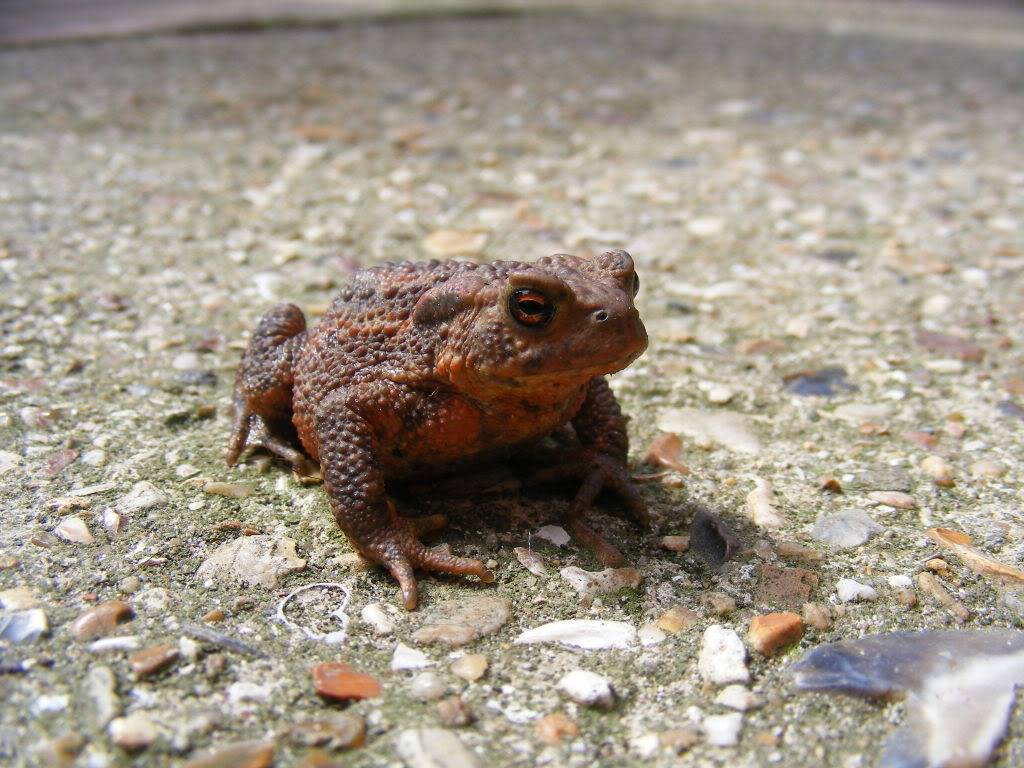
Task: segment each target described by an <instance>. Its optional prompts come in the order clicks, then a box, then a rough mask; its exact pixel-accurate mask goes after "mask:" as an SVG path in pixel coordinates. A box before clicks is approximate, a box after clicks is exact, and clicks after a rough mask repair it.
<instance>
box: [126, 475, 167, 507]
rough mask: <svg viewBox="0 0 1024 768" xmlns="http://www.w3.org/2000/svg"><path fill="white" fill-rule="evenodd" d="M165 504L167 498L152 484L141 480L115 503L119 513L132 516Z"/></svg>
mask: <svg viewBox="0 0 1024 768" xmlns="http://www.w3.org/2000/svg"><path fill="white" fill-rule="evenodd" d="M166 503H167V496H166V495H164V493H163V492H162V491H161V490H160V489H159V488H157V487H156V486H155V485H153V484H152V483H150V482H148V481H146V480H141V481H139V482H137V483H136V484H135V485H133V486H132V489H131V490H130V491H129V492H128V493H127V494H126V495H124V496H122V497H121V499H120V500H119V501H118V502H117V508H118V509H119V510H120V511H121V512H125V513H127V514H132V513H134V512H142V511H143V510H146V509H155V508H156V507H162V506H164V505H165V504H166Z"/></svg>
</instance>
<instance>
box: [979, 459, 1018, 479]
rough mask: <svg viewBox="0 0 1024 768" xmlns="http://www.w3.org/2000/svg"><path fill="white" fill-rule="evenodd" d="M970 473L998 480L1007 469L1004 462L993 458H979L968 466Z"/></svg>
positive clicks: (1003, 475) (1004, 474)
mask: <svg viewBox="0 0 1024 768" xmlns="http://www.w3.org/2000/svg"><path fill="white" fill-rule="evenodd" d="M970 470H971V475H973V476H974V477H984V478H988V479H989V480H998V479H999V478H1001V477H1005V476H1006V473H1007V472H1008V471H1009V470H1008V469H1007V467H1006V465H1005V464H1003V463H1002V462H1000V461H995V460H993V459H980V460H979V461H975V462H974V463H972V464H971V466H970Z"/></svg>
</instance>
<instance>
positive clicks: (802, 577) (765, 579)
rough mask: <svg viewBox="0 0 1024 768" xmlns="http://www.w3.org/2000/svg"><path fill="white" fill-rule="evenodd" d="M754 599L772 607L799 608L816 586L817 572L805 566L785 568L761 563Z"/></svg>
mask: <svg viewBox="0 0 1024 768" xmlns="http://www.w3.org/2000/svg"><path fill="white" fill-rule="evenodd" d="M759 570H760V575H759V578H758V581H757V590H756V591H755V593H754V600H755V601H756V602H758V603H764V604H766V605H770V606H772V607H780V608H788V609H790V610H793V609H796V608H799V607H800V606H801V605H803V604H804V603H805V602H807V599H808V598H809V597H810V596H811V591H812V590H813V589H814V588H815V587H817V586H818V574H816V573H814V571H808V570H807V569H806V568H786V567H782V566H778V565H772V564H771V563H762V564H761V567H760V569H759Z"/></svg>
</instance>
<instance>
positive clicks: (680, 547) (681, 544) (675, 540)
mask: <svg viewBox="0 0 1024 768" xmlns="http://www.w3.org/2000/svg"><path fill="white" fill-rule="evenodd" d="M658 543H659V544H661V548H662V549H667V550H668V551H669V552H685V551H686V550H688V549H689V548H690V537H689V536H662V537H661V540H660V541H659V542H658Z"/></svg>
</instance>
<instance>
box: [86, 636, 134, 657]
mask: <svg viewBox="0 0 1024 768" xmlns="http://www.w3.org/2000/svg"><path fill="white" fill-rule="evenodd" d="M138 647H139V638H138V637H137V636H136V635H118V636H117V637H102V638H100V639H99V640H95V641H93V642H92V643H90V644H89V652H90V653H107V652H109V651H134V650H135V649H136V648H138Z"/></svg>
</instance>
